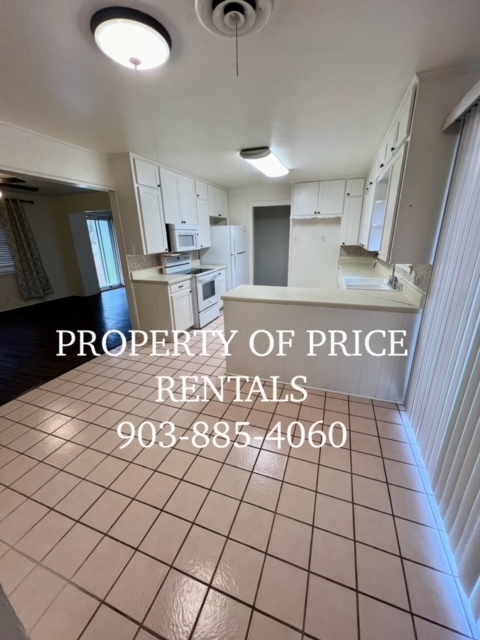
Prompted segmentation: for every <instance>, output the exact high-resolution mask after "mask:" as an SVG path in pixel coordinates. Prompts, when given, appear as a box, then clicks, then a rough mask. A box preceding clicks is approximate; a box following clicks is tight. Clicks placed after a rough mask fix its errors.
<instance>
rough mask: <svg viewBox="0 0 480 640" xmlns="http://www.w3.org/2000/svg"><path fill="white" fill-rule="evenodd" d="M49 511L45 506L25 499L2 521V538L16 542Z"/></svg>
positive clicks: (0, 525)
mask: <svg viewBox="0 0 480 640" xmlns="http://www.w3.org/2000/svg"><path fill="white" fill-rule="evenodd" d="M46 513H48V509H46V508H45V507H44V506H42V505H40V504H37V503H36V502H33V501H32V500H25V501H24V502H22V504H20V505H19V506H18V507H17V508H16V509H15V510H14V511H12V512H11V513H10V514H9V515H8V516H7V517H6V518H5V519H4V520H2V522H1V523H0V539H1V540H3V541H4V542H8V543H9V544H15V543H16V542H18V540H20V538H22V537H23V536H24V535H25V534H26V533H27V531H29V530H30V529H31V528H32V527H34V526H35V525H36V524H37V522H38V521H39V520H40V519H41V518H43V516H44V515H45V514H46Z"/></svg>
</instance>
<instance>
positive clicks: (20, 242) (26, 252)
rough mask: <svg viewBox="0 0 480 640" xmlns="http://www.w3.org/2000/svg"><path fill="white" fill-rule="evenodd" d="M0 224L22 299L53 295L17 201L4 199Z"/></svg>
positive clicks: (30, 232) (27, 224) (0, 208)
mask: <svg viewBox="0 0 480 640" xmlns="http://www.w3.org/2000/svg"><path fill="white" fill-rule="evenodd" d="M0 222H1V223H2V225H3V228H4V229H5V236H6V238H7V242H8V246H9V247H10V252H11V254H12V258H13V263H14V265H15V271H16V276H17V282H18V288H19V291H20V295H21V297H22V300H31V299H32V298H43V297H44V296H46V295H48V294H49V293H54V291H53V288H52V285H51V284H50V280H49V279H48V276H47V274H46V271H45V269H44V267H43V264H42V258H41V257H40V253H39V251H38V247H37V244H36V242H35V238H34V237H33V233H32V230H31V228H30V225H29V223H28V220H27V216H26V214H25V211H24V209H23V206H22V203H21V202H20V200H12V199H9V198H7V199H6V200H5V207H0Z"/></svg>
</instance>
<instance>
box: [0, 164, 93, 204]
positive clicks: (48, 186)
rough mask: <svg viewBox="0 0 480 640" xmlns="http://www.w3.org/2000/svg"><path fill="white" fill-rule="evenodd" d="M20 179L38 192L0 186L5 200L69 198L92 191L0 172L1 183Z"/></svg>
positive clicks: (42, 179) (18, 174)
mask: <svg viewBox="0 0 480 640" xmlns="http://www.w3.org/2000/svg"><path fill="white" fill-rule="evenodd" d="M11 177H14V178H20V179H21V180H24V181H25V182H24V183H21V185H23V186H27V187H35V188H36V189H38V191H35V192H31V191H25V190H22V189H9V188H7V187H5V186H4V185H2V184H0V192H1V193H2V196H3V197H5V198H25V199H28V198H31V197H35V196H43V197H45V198H51V197H55V196H67V195H72V194H75V193H91V192H92V190H91V189H83V188H82V187H77V186H76V185H73V184H68V183H67V182H53V181H52V180H45V179H44V178H36V177H35V178H34V177H32V176H27V175H23V174H21V173H15V172H13V171H9V172H8V173H5V172H3V171H1V172H0V182H1V181H2V180H5V179H8V178H11Z"/></svg>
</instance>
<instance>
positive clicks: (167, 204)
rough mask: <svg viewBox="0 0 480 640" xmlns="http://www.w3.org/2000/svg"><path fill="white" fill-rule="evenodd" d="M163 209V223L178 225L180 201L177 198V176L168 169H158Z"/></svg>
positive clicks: (179, 220)
mask: <svg viewBox="0 0 480 640" xmlns="http://www.w3.org/2000/svg"><path fill="white" fill-rule="evenodd" d="M160 181H161V185H162V197H163V209H164V213H165V222H167V223H168V224H180V222H181V218H180V199H179V197H178V186H177V174H176V173H174V172H173V171H169V170H168V169H163V168H162V169H160Z"/></svg>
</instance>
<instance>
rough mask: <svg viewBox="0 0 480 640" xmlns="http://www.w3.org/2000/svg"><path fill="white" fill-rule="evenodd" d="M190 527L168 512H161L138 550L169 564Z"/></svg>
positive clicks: (187, 523)
mask: <svg viewBox="0 0 480 640" xmlns="http://www.w3.org/2000/svg"><path fill="white" fill-rule="evenodd" d="M189 529H190V523H189V522H186V521H185V520H181V519H180V518H177V517H175V516H172V515H170V514H169V513H161V514H160V515H159V516H158V518H157V520H156V521H155V523H154V524H153V526H152V528H151V529H150V531H149V532H148V533H147V535H146V536H145V539H144V540H143V542H142V544H141V545H140V550H141V551H144V552H145V553H148V554H149V555H152V556H154V557H155V558H158V559H159V560H162V561H163V562H166V563H167V564H171V563H172V562H173V561H174V559H175V556H176V555H177V553H178V550H179V549H180V547H181V546H182V544H183V541H184V540H185V537H186V536H187V533H188V531H189Z"/></svg>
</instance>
